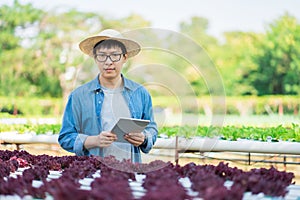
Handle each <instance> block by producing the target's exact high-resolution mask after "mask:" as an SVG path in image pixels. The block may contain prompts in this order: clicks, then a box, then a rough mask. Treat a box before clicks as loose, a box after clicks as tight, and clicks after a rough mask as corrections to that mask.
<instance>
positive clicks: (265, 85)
mask: <svg viewBox="0 0 300 200" xmlns="http://www.w3.org/2000/svg"><path fill="white" fill-rule="evenodd" d="M299 46H300V24H299V22H298V21H297V19H296V18H294V17H292V16H290V15H288V14H286V15H284V16H282V17H281V18H279V19H278V20H276V21H275V22H274V23H272V24H271V25H270V27H269V29H268V31H267V33H266V35H265V36H264V39H263V40H262V41H261V43H260V44H259V53H258V54H257V55H256V56H254V57H253V60H254V62H255V63H256V64H257V69H256V70H254V71H253V73H252V74H251V77H252V80H253V86H254V87H255V88H256V89H257V91H258V95H266V94H299V85H300V80H299V77H300V65H299V64H300V47H299Z"/></svg>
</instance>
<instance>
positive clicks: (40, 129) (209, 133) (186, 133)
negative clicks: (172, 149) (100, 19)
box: [0, 124, 300, 142]
mask: <svg viewBox="0 0 300 200" xmlns="http://www.w3.org/2000/svg"><path fill="white" fill-rule="evenodd" d="M60 129H61V124H0V132H7V131H16V132H18V133H21V134H22V133H28V132H32V133H36V134H58V133H59V131H60ZM159 135H161V136H162V135H166V136H168V137H175V136H180V137H185V138H193V137H204V138H205V137H208V138H214V137H217V138H219V139H224V140H231V141H236V140H240V139H246V140H258V141H273V142H278V141H291V142H300V125H299V124H291V125H290V126H288V127H284V126H282V125H279V126H277V127H268V128H266V127H252V126H242V127H236V126H224V127H214V126H210V127H207V126H198V127H193V126H172V127H168V126H164V127H161V128H159Z"/></svg>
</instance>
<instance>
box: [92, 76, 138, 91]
mask: <svg viewBox="0 0 300 200" xmlns="http://www.w3.org/2000/svg"><path fill="white" fill-rule="evenodd" d="M99 76H100V74H98V76H97V77H96V78H95V79H94V80H92V82H91V83H92V85H91V90H92V91H94V92H96V91H101V85H100V82H99ZM121 77H122V79H123V82H124V88H125V89H129V90H135V89H136V85H135V84H133V82H132V81H130V80H129V79H127V78H125V77H124V76H123V74H121Z"/></svg>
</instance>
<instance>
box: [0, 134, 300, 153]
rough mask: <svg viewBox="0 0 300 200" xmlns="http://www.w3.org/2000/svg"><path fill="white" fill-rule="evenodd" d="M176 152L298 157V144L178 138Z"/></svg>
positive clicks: (28, 140)
mask: <svg viewBox="0 0 300 200" xmlns="http://www.w3.org/2000/svg"><path fill="white" fill-rule="evenodd" d="M0 141H2V142H5V143H11V144H33V143H41V144H58V134H54V135H47V134H41V135H36V134H34V133H24V134H19V133H17V132H2V133H0ZM175 148H176V138H175V137H174V138H167V139H164V138H158V139H157V141H156V143H155V145H154V149H175ZM177 148H178V150H181V151H197V152H224V151H228V152H251V153H273V154H294V155H300V143H299V142H285V141H281V142H261V141H252V140H239V141H229V140H220V139H218V138H200V137H195V138H191V139H186V138H182V137H179V138H178V147H177Z"/></svg>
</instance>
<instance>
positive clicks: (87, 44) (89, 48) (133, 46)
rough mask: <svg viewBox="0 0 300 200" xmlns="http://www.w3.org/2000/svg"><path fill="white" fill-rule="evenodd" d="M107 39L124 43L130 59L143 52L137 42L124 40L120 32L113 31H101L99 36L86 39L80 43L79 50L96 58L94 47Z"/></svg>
mask: <svg viewBox="0 0 300 200" xmlns="http://www.w3.org/2000/svg"><path fill="white" fill-rule="evenodd" d="M107 39H113V40H117V41H120V42H122V43H123V44H124V45H125V47H126V50H127V55H128V57H133V56H135V55H137V54H138V53H139V52H140V50H141V46H140V45H139V44H138V43H137V42H135V41H133V40H131V39H126V38H124V37H123V36H122V34H121V33H120V32H118V31H116V30H113V29H106V30H103V31H101V32H100V33H99V35H96V36H91V37H88V38H86V39H85V40H83V41H81V42H80V43H79V48H80V50H81V51H82V52H83V53H85V54H87V55H89V56H91V57H94V55H93V49H94V46H95V45H96V44H97V43H98V42H100V41H101V40H107Z"/></svg>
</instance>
